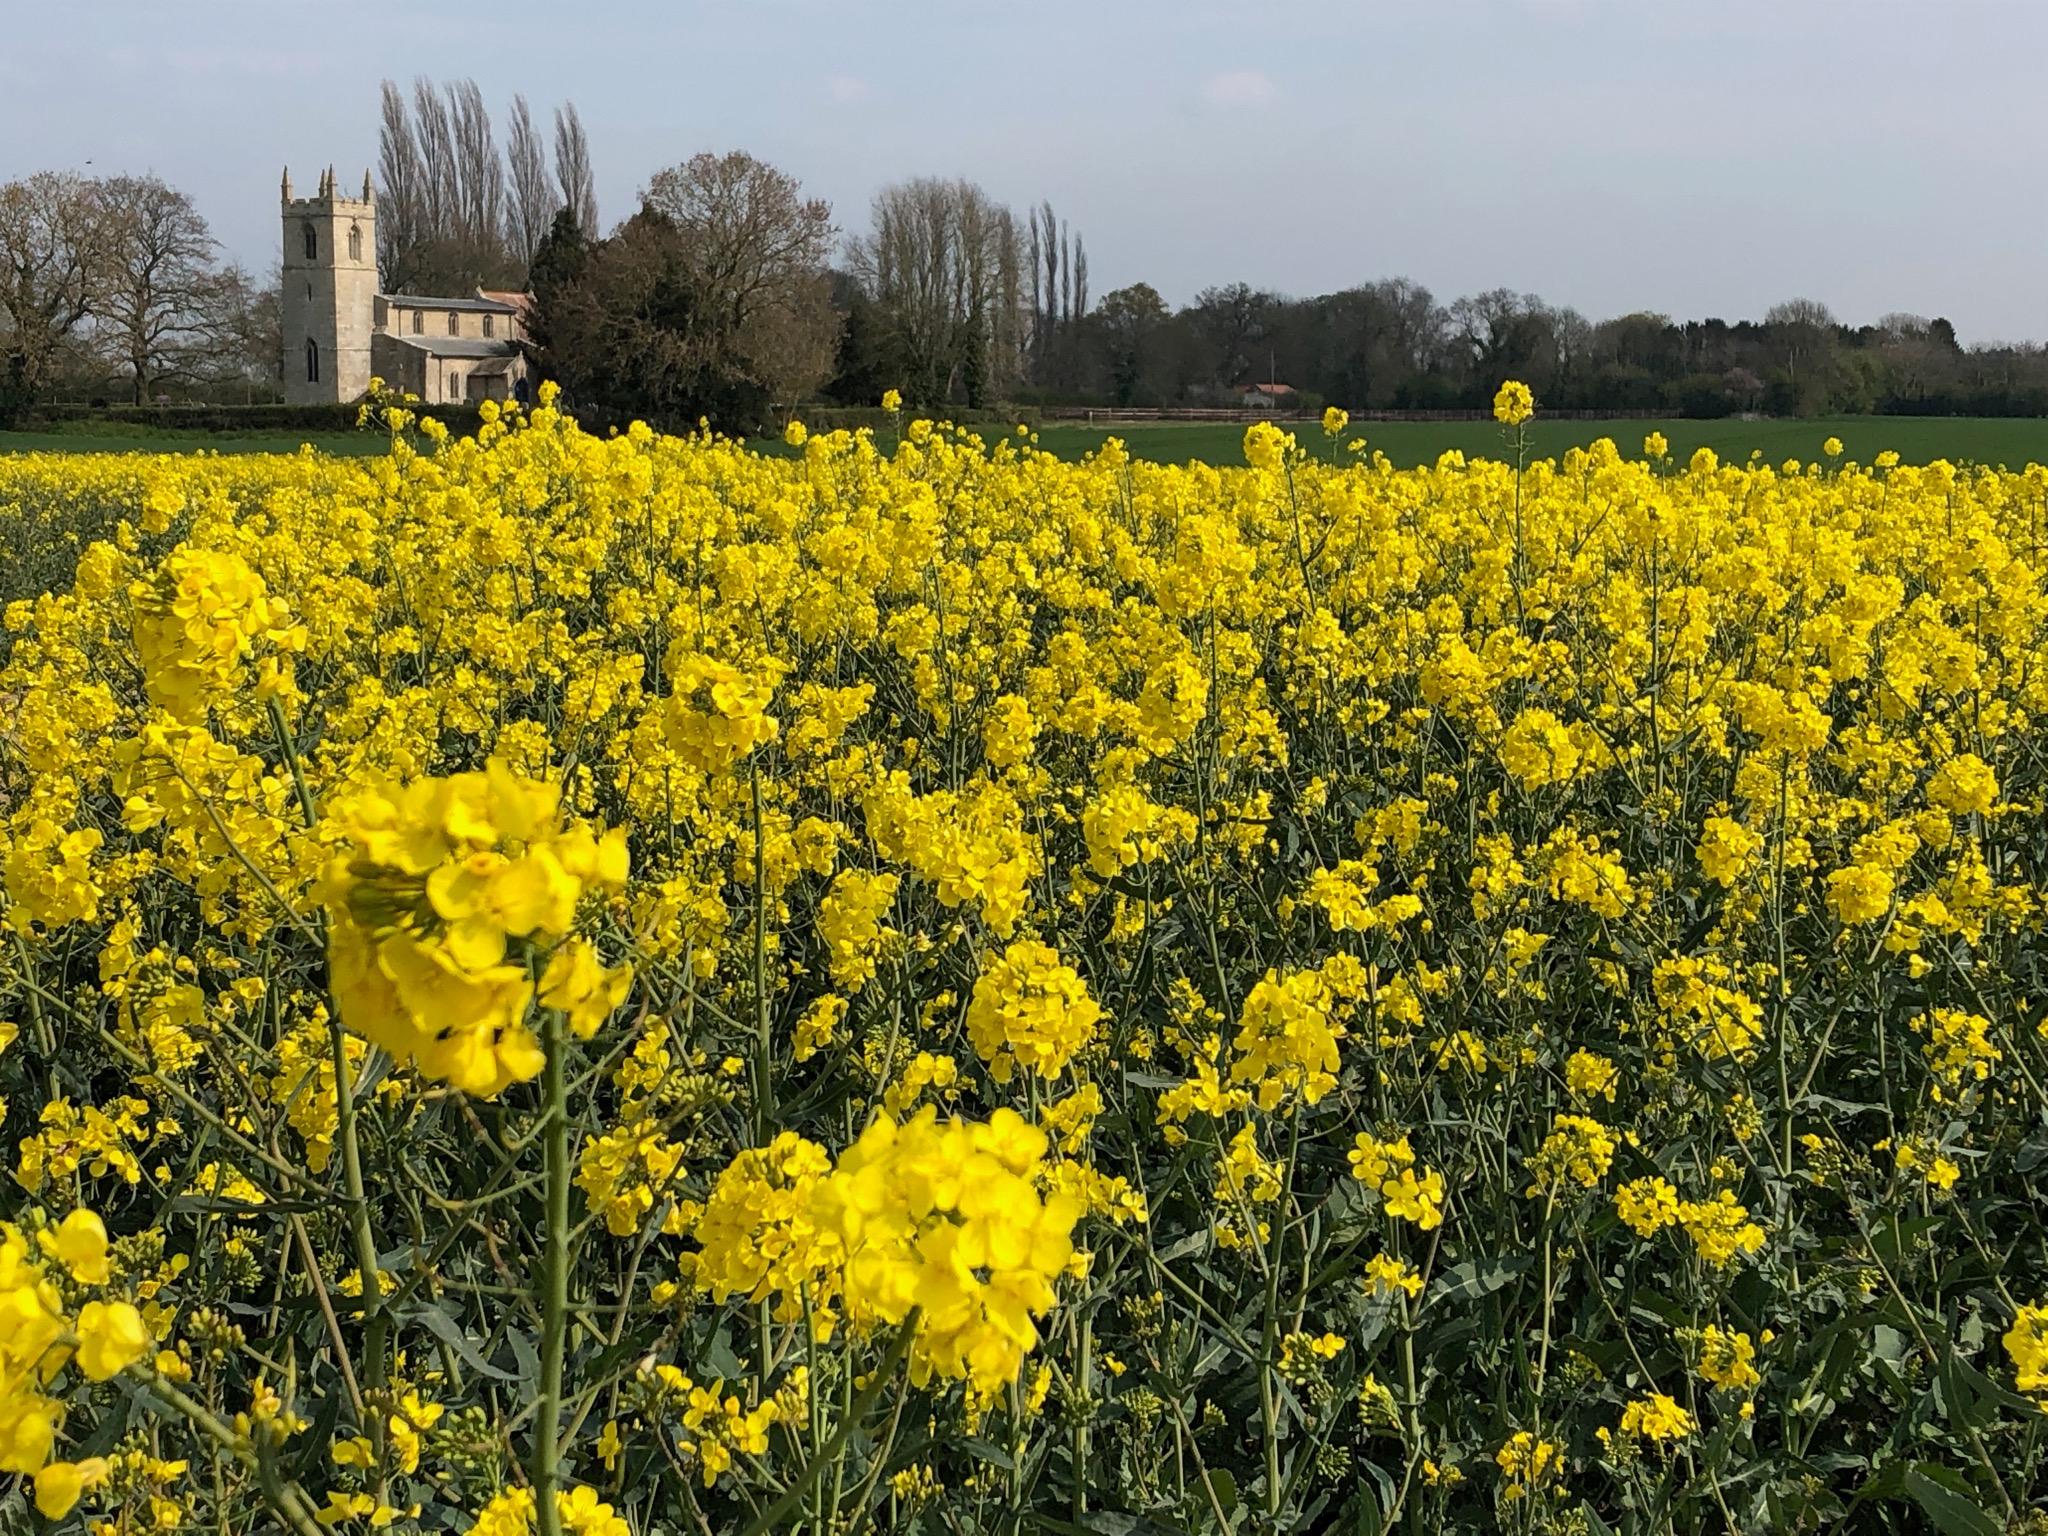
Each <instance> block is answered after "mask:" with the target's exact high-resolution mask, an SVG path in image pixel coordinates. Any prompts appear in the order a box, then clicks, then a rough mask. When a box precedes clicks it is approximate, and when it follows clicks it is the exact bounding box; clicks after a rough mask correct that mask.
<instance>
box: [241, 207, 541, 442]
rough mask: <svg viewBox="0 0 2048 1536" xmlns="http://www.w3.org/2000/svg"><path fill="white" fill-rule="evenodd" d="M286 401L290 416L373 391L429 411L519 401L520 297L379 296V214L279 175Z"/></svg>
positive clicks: (483, 293) (522, 389) (481, 293)
mask: <svg viewBox="0 0 2048 1536" xmlns="http://www.w3.org/2000/svg"><path fill="white" fill-rule="evenodd" d="M281 202H282V206H283V211H284V264H283V273H284V293H283V296H282V297H283V305H282V321H283V331H284V397H285V400H286V401H287V402H288V403H290V404H292V405H322V404H335V403H346V402H348V401H353V400H360V399H361V398H362V397H363V396H364V395H365V394H367V393H368V392H369V388H370V380H371V379H372V378H380V379H382V380H383V381H384V383H385V387H386V388H389V389H394V390H399V391H402V392H404V393H406V394H410V395H417V396H418V397H419V398H420V399H421V400H422V401H424V402H426V403H427V404H429V405H443V404H465V403H466V404H475V403H476V402H478V401H482V400H522V401H523V400H525V399H526V398H527V396H528V390H529V382H528V375H527V357H526V350H525V348H524V347H523V346H522V345H521V343H522V342H523V341H524V340H525V339H526V330H525V326H524V324H523V321H524V319H525V316H526V301H527V296H526V295H525V294H523V293H503V292H496V291H490V290H486V289H482V288H479V289H477V290H476V292H475V293H474V294H471V295H469V296H468V297H466V298H428V297H425V296H423V295H420V294H413V293H379V292H378V291H377V203H376V198H375V195H374V193H373V192H372V190H371V187H370V177H369V173H368V172H365V173H364V174H363V195H362V196H361V197H360V198H352V197H345V196H343V195H342V194H341V193H340V192H339V191H338V190H337V189H336V186H335V180H334V171H333V168H332V167H329V168H328V169H327V170H326V171H325V172H323V173H322V174H321V177H320V184H319V190H318V191H317V192H315V193H314V195H313V196H311V197H297V198H295V197H293V196H292V176H291V171H290V169H289V168H287V169H286V171H285V173H284V184H283V187H282V188H281Z"/></svg>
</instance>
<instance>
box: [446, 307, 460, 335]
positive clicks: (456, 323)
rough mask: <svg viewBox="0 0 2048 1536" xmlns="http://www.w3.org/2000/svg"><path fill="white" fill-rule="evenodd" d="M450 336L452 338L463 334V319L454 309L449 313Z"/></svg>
mask: <svg viewBox="0 0 2048 1536" xmlns="http://www.w3.org/2000/svg"><path fill="white" fill-rule="evenodd" d="M448 334H449V335H450V336H460V335H461V334H462V330H461V317H460V316H458V315H457V314H456V313H455V311H454V310H452V309H451V310H449V311H448Z"/></svg>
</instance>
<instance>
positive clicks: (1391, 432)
mask: <svg viewBox="0 0 2048 1536" xmlns="http://www.w3.org/2000/svg"><path fill="white" fill-rule="evenodd" d="M1282 425H1284V426H1286V427H1287V428H1288V430H1290V431H1292V432H1293V433H1295V434H1296V436H1297V437H1299V438H1300V439H1301V441H1302V443H1303V445H1304V446H1306V447H1307V448H1309V449H1310V451H1311V452H1314V453H1317V454H1322V453H1327V452H1328V444H1327V443H1326V442H1325V440H1324V438H1323V434H1322V428H1321V427H1320V426H1319V425H1317V424H1316V423H1314V422H1287V423H1283V424H1282ZM1652 431H1662V432H1663V434H1664V435H1665V437H1666V438H1667V439H1669V440H1670V443H1671V452H1672V454H1673V455H1674V456H1675V457H1676V458H1678V459H1680V460H1683V459H1686V458H1689V457H1690V456H1691V454H1692V452H1693V450H1694V449H1696V448H1699V447H1702V446H1704V447H1708V448H1711V449H1713V450H1714V451H1715V452H1716V453H1717V454H1719V455H1720V456H1721V457H1722V458H1723V459H1724V460H1728V459H1737V460H1739V459H1745V458H1747V457H1748V456H1749V455H1750V453H1751V452H1752V451H1755V450H1761V452H1762V454H1763V456H1764V458H1765V459H1766V460H1768V461H1769V462H1771V463H1778V462H1781V461H1783V460H1785V459H1788V458H1798V459H1802V460H1811V459H1817V458H1818V457H1820V449H1821V444H1822V443H1823V442H1825V441H1826V440H1827V439H1828V438H1829V437H1839V438H1840V439H1841V440H1842V442H1843V444H1844V445H1845V447H1846V450H1847V456H1848V457H1849V458H1852V459H1855V460H1857V461H1859V462H1862V463H1868V462H1869V461H1870V460H1871V459H1872V458H1874V457H1875V456H1876V455H1877V454H1878V453H1880V452H1882V451H1883V450H1885V449H1887V448H1890V449H1895V450H1897V452H1898V453H1899V455H1900V456H1901V457H1902V458H1903V459H1904V460H1905V461H1906V462H1907V463H1909V464H1925V463H1927V462H1929V461H1930V460H1933V459H1949V460H1952V461H1955V462H1958V463H1962V462H1972V463H1981V464H2002V465H2005V466H2007V467H2008V468H2013V469H2018V468H2022V467H2024V466H2025V465H2027V464H2030V463H2043V464H2048V421H2036V420H2014V419H2005V418H1996V417H1919V416H1839V417H1821V418H1818V419H1816V420H1813V421H1663V422H1659V421H1545V420H1543V419H1542V418H1540V417H1539V418H1538V419H1537V420H1536V422H1535V423H1534V425H1533V426H1532V428H1531V436H1532V438H1533V440H1534V442H1535V445H1536V453H1537V454H1538V456H1540V457H1555V456H1556V455H1558V454H1561V453H1563V452H1564V451H1565V450H1566V449H1568V448H1572V447H1575V446H1577V445H1580V444H1583V443H1590V442H1592V441H1593V440H1594V439H1596V438H1601V437H1611V438H1613V439H1614V440H1615V442H1616V443H1618V444H1619V445H1620V446H1621V449H1622V451H1623V452H1624V453H1626V454H1631V455H1634V454H1637V453H1639V452H1640V451H1641V449H1642V441H1643V438H1644V436H1645V435H1647V434H1648V433H1650V432H1652ZM983 435H984V436H991V435H992V434H991V433H990V432H989V431H987V430H984V432H983ZM1112 435H1114V436H1116V437H1120V438H1122V439H1123V440H1124V443H1125V446H1127V447H1128V448H1129V449H1130V451H1131V452H1132V454H1134V455H1135V456H1136V457H1138V458H1141V459H1150V460H1153V461H1155V462H1160V463H1182V462H1185V461H1187V460H1190V459H1196V460H1200V461H1202V462H1204V463H1210V464H1241V463H1243V462H1244V454H1243V442H1244V426H1243V424H1241V423H1233V422H1200V423H1182V422H1141V423H1133V424H1131V425H1127V426H1117V427H1099V426H1097V427H1091V426H1082V425H1078V424H1069V423H1058V424H1054V425H1048V426H1046V427H1043V428H1041V429H1040V430H1039V433H1038V443H1039V446H1040V447H1042V448H1044V449H1046V450H1047V451H1048V452H1051V453H1056V454H1058V455H1059V456H1060V457H1061V458H1064V459H1077V458H1079V457H1081V455H1083V454H1085V453H1089V452H1092V451H1093V450H1094V449H1096V448H1099V447H1101V446H1102V443H1103V441H1104V439H1106V438H1108V437H1110V436H1112ZM1356 437H1363V438H1364V439H1365V440H1366V443H1367V444H1368V445H1369V447H1370V448H1373V449H1377V450H1379V451H1381V452H1384V453H1385V454H1386V455H1387V457H1388V458H1390V459H1392V460H1393V461H1394V462H1395V463H1396V464H1398V465H1401V466H1403V467H1406V466H1410V465H1414V464H1426V463H1429V462H1431V461H1432V460H1434V459H1435V458H1437V456H1438V455H1440V454H1442V453H1444V452H1445V451H1446V450H1448V449H1452V448H1457V449H1461V450H1462V451H1463V452H1464V453H1466V454H1467V455H1468V456H1474V457H1477V456H1480V455H1489V456H1497V455H1498V454H1499V453H1500V451H1501V435H1500V430H1499V428H1497V427H1495V426H1494V425H1493V424H1492V423H1490V422H1476V421H1467V422H1456V421H1454V422H1416V421H1386V422H1360V423H1358V424H1357V425H1356V426H1354V427H1353V428H1352V430H1351V431H1349V432H1347V433H1346V434H1345V440H1346V441H1347V442H1348V441H1349V440H1351V439H1352V438H1356ZM384 442H385V439H384V438H383V437H382V436H381V435H380V434H378V433H375V432H324V433H314V434H311V435H310V436H307V435H300V436H293V435H291V434H289V433H264V434H250V435H246V436H243V435H229V434H215V433H206V432H185V431H177V430H171V429H148V428H125V429H120V430H112V431H96V430H91V429H89V428H88V427H86V426H80V427H77V428H73V429H69V430H64V431H56V432H0V453H34V452H56V453H191V452H194V451H197V450H202V449H203V450H205V451H207V452H211V453H296V452H297V451H298V449H299V447H300V445H301V444H302V443H311V444H312V446H313V447H314V448H316V449H318V450H320V451H321V452H323V453H333V454H349V455H365V454H374V453H381V452H382V451H383V449H384ZM759 446H760V447H761V449H762V450H763V451H764V452H770V453H784V452H788V451H789V450H788V449H786V448H785V447H784V446H783V444H782V443H781V441H780V440H779V439H773V438H769V439H762V440H761V441H760V444H759Z"/></svg>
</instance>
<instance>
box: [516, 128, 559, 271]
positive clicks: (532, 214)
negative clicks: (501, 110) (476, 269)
mask: <svg viewBox="0 0 2048 1536" xmlns="http://www.w3.org/2000/svg"><path fill="white" fill-rule="evenodd" d="M505 158H506V161H507V162H508V166H507V172H508V174H507V176H506V194H507V196H506V200H505V238H506V239H507V240H508V241H509V242H510V243H511V246H512V254H513V255H515V256H517V257H518V258H519V259H520V261H521V262H522V263H525V264H527V265H529V266H530V265H531V264H532V262H533V253H534V252H535V251H537V250H539V249H540V243H541V241H542V240H544V239H545V238H546V237H547V232H548V229H549V226H551V225H552V224H553V223H554V220H555V210H556V209H557V208H559V207H561V202H560V200H559V199H558V198H557V197H556V195H555V189H554V185H553V183H551V182H550V181H549V180H548V153H547V148H546V146H545V145H544V144H542V142H541V137H540V131H539V130H538V129H537V128H535V127H534V125H533V113H532V112H531V111H530V110H529V109H528V107H527V105H526V98H525V97H524V96H514V97H513V98H512V113H511V120H510V123H509V125H508V127H507V129H506V134H505Z"/></svg>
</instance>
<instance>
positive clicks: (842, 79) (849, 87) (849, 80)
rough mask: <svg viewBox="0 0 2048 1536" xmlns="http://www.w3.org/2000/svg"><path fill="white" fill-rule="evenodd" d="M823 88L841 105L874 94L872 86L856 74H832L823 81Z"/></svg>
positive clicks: (848, 105) (848, 104)
mask: <svg viewBox="0 0 2048 1536" xmlns="http://www.w3.org/2000/svg"><path fill="white" fill-rule="evenodd" d="M825 90H826V93H827V94H828V95H830V96H831V98H832V99H833V100H834V101H836V102H838V103H839V105H841V106H842V107H850V106H853V105H854V104H855V103H857V102H863V101H866V100H867V99H868V98H869V97H870V96H872V95H874V94H875V91H874V87H873V86H871V85H869V84H868V83H867V81H865V80H863V79H861V78H860V77H859V76H857V75H834V76H833V77H832V78H831V79H830V80H828V81H826V82H825Z"/></svg>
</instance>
